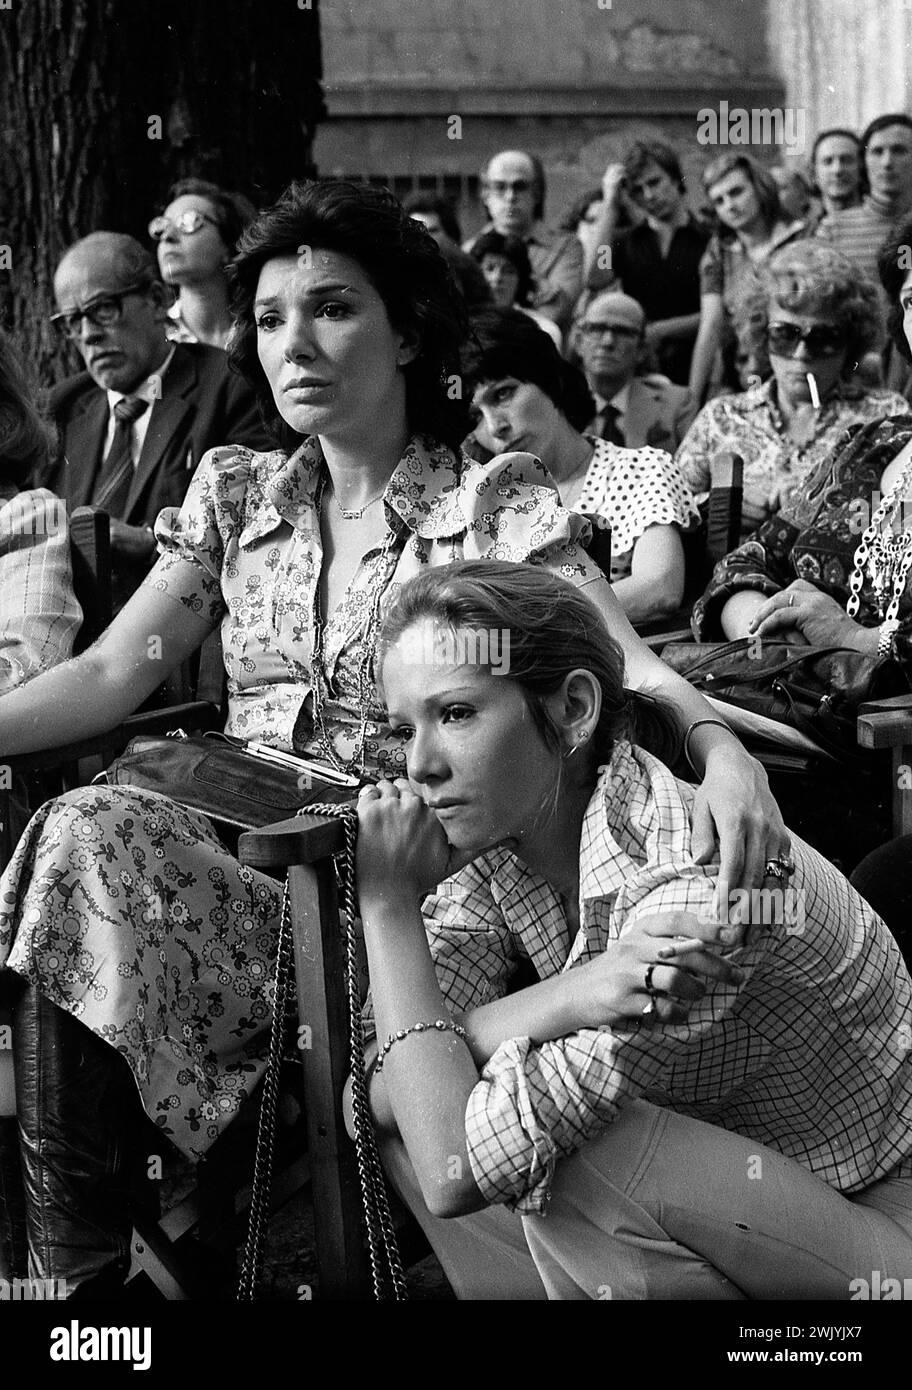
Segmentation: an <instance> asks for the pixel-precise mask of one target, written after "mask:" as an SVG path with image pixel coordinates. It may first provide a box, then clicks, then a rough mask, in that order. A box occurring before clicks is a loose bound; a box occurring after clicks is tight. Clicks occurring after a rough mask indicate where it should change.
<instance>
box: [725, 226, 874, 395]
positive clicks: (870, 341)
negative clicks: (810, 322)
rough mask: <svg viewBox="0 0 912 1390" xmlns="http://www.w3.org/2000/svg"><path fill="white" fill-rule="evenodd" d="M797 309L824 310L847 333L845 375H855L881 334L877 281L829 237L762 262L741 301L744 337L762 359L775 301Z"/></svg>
mask: <svg viewBox="0 0 912 1390" xmlns="http://www.w3.org/2000/svg"><path fill="white" fill-rule="evenodd" d="M771 304H772V305H776V304H778V305H780V306H781V307H782V308H783V309H787V310H789V311H790V312H791V313H796V314H797V313H808V314H820V315H822V316H826V317H827V318H829V319H830V320H831V321H832V323H833V324H834V326H836V327H838V328H842V329H844V330H845V333H846V361H845V368H844V375H845V376H847V377H849V376H851V375H852V373H853V372H854V371H855V369H856V367H857V366H858V363H859V362H860V361H861V359H862V357H863V356H864V355H865V353H866V352H870V351H871V350H872V349H873V348H875V347H877V346H878V345H879V342H880V337H881V322H882V320H881V312H882V311H881V306H880V297H879V295H878V293H877V289H876V287H875V286H874V285H873V284H872V282H871V281H870V280H869V279H868V277H867V276H866V275H865V274H863V272H862V271H860V270H859V269H858V267H857V266H856V265H855V264H854V263H853V262H852V261H850V260H849V259H848V258H847V257H846V256H844V255H842V253H841V252H840V251H837V250H836V249H835V248H834V247H831V246H827V245H826V243H825V242H822V241H816V240H805V239H802V240H800V241H793V242H790V243H789V245H788V246H784V247H783V248H782V250H781V251H779V252H777V253H776V254H775V255H773V256H771V257H770V259H769V260H768V261H767V262H766V264H765V265H764V266H763V267H762V268H761V270H760V272H759V277H758V280H757V282H756V283H753V284H752V285H751V288H749V289H748V290H746V291H745V292H744V293H743V294H742V295H741V296H740V297H739V298H738V299H737V300H736V302H735V305H734V309H733V319H734V327H735V332H736V333H737V335H738V340H739V342H740V343H741V344H742V346H743V347H744V348H746V349H747V350H748V351H750V352H751V353H752V354H753V355H754V356H755V357H756V359H757V360H759V361H762V360H763V358H764V356H765V352H766V330H767V326H768V323H769V318H770V305H771Z"/></svg>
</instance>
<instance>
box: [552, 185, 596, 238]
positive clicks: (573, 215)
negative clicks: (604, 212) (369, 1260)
mask: <svg viewBox="0 0 912 1390" xmlns="http://www.w3.org/2000/svg"><path fill="white" fill-rule="evenodd" d="M604 196H605V195H604V193H603V192H602V190H601V189H600V188H589V189H587V190H586V192H585V193H581V194H580V195H579V197H578V198H575V199H574V200H573V202H572V203H571V204H570V207H569V209H568V210H567V213H566V216H564V217H563V218H562V219H561V222H560V229H561V231H562V232H575V231H576V229H577V227H578V226H579V224H580V223H581V222H582V220H583V218H584V217H585V216H586V213H587V212H588V211H589V209H590V208H591V207H592V204H593V203H600V202H601V201H602V199H603V198H604Z"/></svg>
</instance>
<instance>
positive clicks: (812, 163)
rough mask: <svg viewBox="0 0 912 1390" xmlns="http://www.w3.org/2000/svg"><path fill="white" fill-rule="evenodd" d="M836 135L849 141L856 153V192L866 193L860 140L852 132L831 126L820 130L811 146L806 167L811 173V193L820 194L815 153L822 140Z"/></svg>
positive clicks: (866, 178) (838, 126)
mask: <svg viewBox="0 0 912 1390" xmlns="http://www.w3.org/2000/svg"><path fill="white" fill-rule="evenodd" d="M836 135H839V136H841V137H842V139H843V140H851V141H852V143H853V144H854V146H855V149H856V151H857V153H858V191H859V193H866V192H867V189H868V176H867V173H866V171H865V162H864V158H863V151H862V148H861V140H860V139H859V138H858V136H857V135H856V134H855V132H854V130H847V129H846V127H845V126H841V125H833V126H830V127H829V128H828V129H827V130H822V131H821V132H820V134H819V135H818V136H817V139H816V140H815V141H814V143H813V145H812V146H811V156H810V160H809V161H808V166H809V168H810V171H811V190H812V192H814V193H816V194H818V195H819V193H820V189H819V188H818V187H817V180H816V176H815V172H814V171H815V169H816V166H817V151H818V150H819V148H820V146H821V145H822V144H823V142H824V140H829V139H830V138H831V137H832V136H836Z"/></svg>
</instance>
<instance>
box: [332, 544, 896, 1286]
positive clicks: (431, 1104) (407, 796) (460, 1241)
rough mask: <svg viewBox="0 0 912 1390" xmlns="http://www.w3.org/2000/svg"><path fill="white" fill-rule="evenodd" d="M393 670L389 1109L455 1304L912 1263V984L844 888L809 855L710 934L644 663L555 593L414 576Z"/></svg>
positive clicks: (840, 1276)
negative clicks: (736, 919)
mask: <svg viewBox="0 0 912 1390" xmlns="http://www.w3.org/2000/svg"><path fill="white" fill-rule="evenodd" d="M490 632H497V633H498V634H499V640H500V649H501V650H503V651H509V653H510V666H509V670H508V671H504V672H502V673H501V672H500V671H498V670H496V669H493V668H492V667H491V666H490V665H489V664H488V663H486V661H485V659H484V657H483V656H482V657H481V659H479V656H478V653H479V644H478V642H477V641H476V640H474V639H475V638H477V636H478V634H479V633H490ZM469 639H472V640H469ZM485 650H487V649H485ZM380 680H381V686H382V689H383V693H384V697H385V700H386V704H387V709H388V711H389V718H390V722H391V724H392V726H393V728H394V729H396V730H397V731H398V733H399V734H400V736H401V737H402V738H403V739H404V740H405V744H406V750H407V759H408V779H407V780H406V779H404V778H403V779H397V780H396V781H394V782H391V783H390V782H388V783H385V784H383V785H382V786H377V787H371V788H365V789H364V790H363V791H362V792H361V794H360V797H359V803H358V817H359V835H358V844H357V863H356V867H357V887H358V895H359V901H360V905H361V916H362V922H363V926H364V938H365V943H366V947H367V955H368V962H369V968H370V982H371V999H372V1006H373V1015H374V1019H375V1021H376V1031H377V1039H378V1042H379V1043H380V1048H379V1051H377V1050H373V1049H372V1055H373V1056H374V1057H375V1059H376V1060H375V1063H374V1065H373V1070H372V1074H371V1080H370V1101H371V1105H372V1109H373V1113H374V1115H375V1117H376V1121H377V1127H378V1129H379V1130H380V1132H381V1136H382V1137H381V1153H382V1157H383V1161H384V1164H385V1166H386V1169H387V1172H388V1174H389V1175H390V1176H391V1177H392V1178H393V1180H394V1181H395V1182H396V1185H397V1186H398V1187H399V1189H400V1191H401V1192H402V1194H403V1196H404V1197H405V1199H406V1200H407V1201H408V1203H409V1205H410V1206H411V1207H412V1210H413V1211H414V1212H415V1214H416V1216H417V1217H418V1219H419V1220H420V1221H421V1223H422V1225H423V1226H424V1228H425V1230H426V1232H427V1234H428V1236H429V1238H430V1240H431V1243H432V1244H433V1246H434V1248H435V1250H436V1251H437V1254H438V1256H439V1257H440V1259H441V1261H442V1263H443V1265H444V1268H445V1270H446V1271H447V1274H448V1276H449V1277H450V1279H451V1282H452V1283H453V1286H454V1288H455V1290H456V1292H457V1294H458V1295H459V1296H460V1297H463V1298H476V1299H484V1298H496V1299H505V1298H526V1299H534V1298H538V1299H542V1298H545V1297H548V1298H551V1299H572V1300H582V1299H592V1300H598V1299H606V1298H612V1299H637V1300H642V1299H654V1300H663V1299H666V1300H667V1299H683V1300H725V1301H733V1300H745V1299H773V1298H800V1299H807V1298H824V1299H833V1300H843V1301H847V1300H848V1299H849V1298H850V1297H851V1296H852V1293H853V1290H854V1289H856V1288H857V1287H858V1284H857V1282H855V1283H853V1281H857V1280H858V1279H859V1278H860V1277H861V1278H863V1276H864V1273H865V1271H868V1272H869V1273H868V1278H869V1279H870V1277H871V1276H870V1271H871V1270H872V1269H878V1270H880V1271H881V1276H882V1277H885V1278H891V1279H895V1278H899V1279H904V1278H910V1277H912V1035H910V1027H909V1017H910V1014H909V1010H910V1007H912V981H910V979H909V975H908V972H907V971H906V970H905V968H904V966H903V963H902V961H901V959H900V956H899V952H898V950H897V948H896V944H895V942H894V941H893V939H892V938H891V936H890V934H889V932H888V931H887V930H886V928H885V927H884V925H883V923H882V922H881V921H880V920H879V919H878V918H877V917H876V916H875V914H874V912H873V911H872V910H871V908H870V907H868V905H867V904H866V903H865V902H863V901H862V899H861V898H860V897H859V896H858V894H857V893H855V892H853V891H852V889H851V888H850V886H849V884H848V883H847V881H846V880H845V879H844V878H843V877H842V875H841V874H840V873H839V872H838V871H837V870H836V869H834V868H833V866H832V865H830V864H828V863H827V862H826V860H825V859H824V858H823V857H822V856H821V855H819V854H817V853H816V852H815V851H814V850H813V849H811V848H810V846H808V845H806V844H804V843H802V842H801V841H799V840H796V841H794V842H793V846H792V856H791V857H788V858H787V857H785V856H782V857H778V858H775V859H772V860H770V862H769V863H768V864H767V865H766V872H767V874H768V889H767V890H765V891H764V892H763V893H762V894H759V895H755V896H754V897H752V898H751V899H750V901H749V902H746V903H744V907H745V915H744V921H743V923H742V925H741V926H740V927H736V928H733V927H731V926H730V925H729V924H728V923H727V922H726V924H725V925H723V924H722V922H721V921H719V920H718V919H717V918H716V917H715V910H714V898H715V897H716V895H717V894H720V895H721V896H722V897H723V899H724V898H725V890H724V887H722V886H721V885H720V882H719V866H718V864H717V863H716V862H712V863H705V862H699V861H698V859H697V858H696V857H695V856H694V854H693V844H692V820H691V815H692V810H691V806H692V793H691V790H690V788H688V787H687V786H686V785H685V784H683V783H680V782H678V781H676V779H675V778H674V777H673V776H672V774H671V773H670V772H669V771H668V770H667V768H666V767H664V766H663V764H662V763H661V762H659V761H658V760H657V759H656V758H655V757H652V756H651V755H650V754H649V753H647V752H646V751H644V749H642V748H641V747H638V746H637V741H636V740H634V739H632V736H631V725H630V709H629V705H628V700H627V696H626V692H625V691H624V689H623V660H622V657H621V653H620V651H619V649H618V647H617V646H616V644H615V643H614V642H613V641H612V639H611V638H610V636H609V635H608V633H607V632H606V631H605V629H604V628H600V627H599V626H598V625H597V624H592V623H591V622H590V621H589V619H588V616H587V613H586V604H585V600H583V599H581V596H580V595H579V593H578V592H577V591H575V590H573V589H572V588H571V587H570V586H569V585H567V584H566V583H565V582H564V581H562V580H561V579H560V578H559V577H556V576H554V575H550V574H545V573H543V572H541V571H536V570H533V569H531V568H530V567H529V566H507V565H503V564H497V563H496V562H495V563H490V562H475V563H462V564H458V565H455V566H453V567H451V568H450V569H449V570H438V571H435V572H433V573H426V574H424V575H421V576H418V577H417V578H415V579H413V580H412V581H411V582H410V583H409V584H407V585H405V586H404V588H403V589H402V591H401V593H400V595H399V596H398V600H397V602H396V604H395V605H394V606H393V608H392V609H391V611H390V612H389V613H388V614H387V617H386V620H385V623H384V629H383V634H382V639H381V648H380ZM427 893H430V894H431V896H429V897H425V894H427ZM726 953H727V954H726ZM530 962H531V964H532V965H533V967H534V976H535V979H536V983H534V984H532V985H530V986H528V987H526V988H524V989H519V990H516V991H515V992H513V993H509V992H508V990H509V986H510V983H511V981H512V980H515V976H516V972H517V970H518V969H519V967H520V965H521V964H522V963H525V964H526V965H527V966H528V964H529V963H530ZM453 1218H457V1219H455V1220H454V1219H453Z"/></svg>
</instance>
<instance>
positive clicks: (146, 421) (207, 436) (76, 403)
mask: <svg viewBox="0 0 912 1390" xmlns="http://www.w3.org/2000/svg"><path fill="white" fill-rule="evenodd" d="M54 294H55V297H56V299H57V305H58V310H59V312H58V313H57V314H55V315H54V316H53V322H54V323H55V325H56V326H57V327H58V329H59V331H61V332H62V333H63V334H64V335H65V336H67V337H69V338H70V339H71V340H72V341H73V342H74V343H75V345H76V347H77V348H78V350H79V353H80V355H81V357H82V359H83V361H84V363H85V367H86V370H85V371H84V372H81V373H80V374H79V375H78V376H74V377H69V378H67V379H66V380H65V381H61V382H60V383H58V385H57V386H55V387H54V389H53V391H52V392H51V396H50V400H49V411H50V414H51V416H52V418H53V420H54V423H55V425H56V426H57V430H58V434H59V440H60V448H59V451H58V453H57V456H56V458H55V459H54V460H53V462H52V463H51V465H50V468H49V470H48V471H47V473H46V474H45V476H44V477H43V478H42V479H41V481H42V482H43V483H45V485H46V486H48V487H49V488H51V490H52V491H54V492H56V493H57V494H58V496H60V497H63V498H65V499H66V501H67V503H68V504H69V507H70V508H71V509H72V508H73V507H78V506H82V505H84V504H86V503H89V504H91V505H93V506H98V507H100V508H102V509H103V510H104V511H106V512H108V513H109V514H110V517H111V547H112V556H113V561H114V570H115V585H116V599H117V600H118V602H119V603H122V602H124V601H125V600H126V598H127V597H128V595H129V594H130V593H131V592H132V590H133V589H134V588H135V587H136V586H137V584H138V583H139V582H140V580H141V579H142V577H143V575H144V574H145V573H146V571H147V570H148V568H149V566H150V565H151V563H152V560H153V558H154V556H155V539H154V536H153V534H152V530H151V527H152V524H153V522H154V521H155V518H156V516H157V515H158V513H159V511H160V510H161V509H162V507H167V506H179V505H180V503H181V502H182V501H183V497H184V493H185V492H186V490H187V487H188V485H189V482H190V479H191V478H192V476H193V470H194V469H195V467H196V465H197V464H198V463H199V461H200V458H201V457H202V455H203V454H204V453H205V452H206V450H207V449H211V448H213V447H215V446H216V445H219V444H233V443H241V444H248V445H250V447H251V448H254V449H262V448H266V447H268V445H269V440H268V438H267V436H266V434H265V431H264V429H263V426H262V425H261V424H260V422H259V419H258V415H257V410H256V406H255V404H254V399H253V394H252V392H251V390H250V388H249V387H248V386H247V385H246V384H245V383H244V382H242V381H241V379H240V378H239V377H237V376H236V375H234V374H233V373H231V372H229V370H228V365H227V360H226V357H225V354H224V352H222V351H221V350H220V349H219V348H212V347H204V346H202V345H200V344H185V343H178V344H173V343H170V342H168V340H167V338H166V337H165V329H166V326H167V313H166V308H167V291H166V290H165V287H164V285H163V284H162V282H161V280H160V279H159V275H158V270H157V268H156V265H155V261H154V259H153V258H152V256H151V254H150V253H149V252H148V251H147V250H146V249H145V247H143V246H142V245H141V244H140V243H139V242H138V241H134V239H133V238H132V237H129V236H124V235H121V234H120V233H115V232H94V233H93V234H92V235H91V236H87V237H85V238H83V240H82V241H78V242H76V244H75V245H74V246H72V247H70V249H69V250H68V251H67V252H66V253H65V255H64V257H63V259H62V260H61V262H60V264H59V266H58V267H57V273H56V275H55V276H54Z"/></svg>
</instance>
